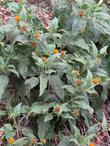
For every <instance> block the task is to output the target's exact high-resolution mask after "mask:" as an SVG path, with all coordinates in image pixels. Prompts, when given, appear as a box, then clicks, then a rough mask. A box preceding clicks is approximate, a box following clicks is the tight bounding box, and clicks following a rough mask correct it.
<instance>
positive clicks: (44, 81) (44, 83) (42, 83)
mask: <svg viewBox="0 0 110 146" xmlns="http://www.w3.org/2000/svg"><path fill="white" fill-rule="evenodd" d="M47 83H48V76H47V75H46V74H43V73H42V74H41V75H40V95H39V96H41V95H42V94H43V93H44V91H45V89H46V88H47Z"/></svg>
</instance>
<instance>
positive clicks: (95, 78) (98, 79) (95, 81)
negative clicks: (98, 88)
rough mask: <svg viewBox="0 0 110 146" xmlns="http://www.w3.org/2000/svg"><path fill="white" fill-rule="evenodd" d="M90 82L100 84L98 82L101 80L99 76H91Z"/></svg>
mask: <svg viewBox="0 0 110 146" xmlns="http://www.w3.org/2000/svg"><path fill="white" fill-rule="evenodd" d="M92 83H93V84H100V83H101V80H100V78H99V77H93V79H92Z"/></svg>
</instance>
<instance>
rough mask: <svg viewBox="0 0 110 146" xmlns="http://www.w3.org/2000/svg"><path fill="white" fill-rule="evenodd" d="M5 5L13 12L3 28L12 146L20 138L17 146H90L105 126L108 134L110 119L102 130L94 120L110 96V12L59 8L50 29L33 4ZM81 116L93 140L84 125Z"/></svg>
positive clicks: (3, 92)
mask: <svg viewBox="0 0 110 146" xmlns="http://www.w3.org/2000/svg"><path fill="white" fill-rule="evenodd" d="M5 5H6V6H7V7H8V8H9V9H10V10H11V12H12V15H11V16H10V19H9V21H8V23H7V24H6V25H3V26H0V86H1V88H0V100H1V101H3V102H6V105H7V107H6V110H1V111H0V117H4V116H5V115H6V116H8V118H9V123H10V121H11V124H9V123H8V122H7V124H4V125H3V127H1V129H2V130H3V132H4V134H3V138H4V139H5V141H6V144H5V145H7V146H8V145H9V141H8V140H9V138H10V137H15V142H14V145H15V146H27V145H28V146H32V145H35V146H36V145H45V146H47V145H52V146H55V145H57V146H62V145H63V146H73V145H74V146H83V145H84V146H85V145H86V146H88V145H89V144H90V143H91V141H92V140H93V138H94V137H95V136H96V129H97V127H98V125H100V126H101V127H102V129H103V131H107V130H108V127H107V121H106V118H105V115H104V114H102V115H103V116H102V117H101V120H102V122H101V121H100V122H98V123H97V124H94V123H93V122H92V117H93V114H94V113H97V112H98V111H99V110H100V109H101V108H102V106H103V104H104V102H105V101H106V99H107V96H108V88H109V81H110V79H109V75H110V74H109V71H108V66H107V65H105V62H107V63H108V64H109V47H110V44H109V37H110V22H109V20H110V15H109V13H108V12H107V10H105V9H104V8H103V6H102V5H100V4H96V3H95V2H91V3H90V2H82V1H75V2H73V1H69V0H67V1H66V0H65V1H63V0H62V1H59V4H58V3H57V6H58V7H57V6H56V3H54V2H52V9H53V16H54V18H53V19H52V20H48V21H49V25H50V27H49V29H48V30H46V29H45V28H43V26H42V23H41V22H40V21H39V18H37V16H36V15H35V14H34V13H33V9H34V6H33V5H32V6H30V7H29V4H28V2H26V1H25V0H24V1H21V2H18V3H17V2H11V1H10V2H8V3H7V4H5ZM32 8H33V9H32ZM80 13H82V14H80ZM16 16H19V17H20V21H19V22H18V21H15V20H16V19H15V18H16ZM1 34H2V37H1ZM37 35H38V36H37ZM33 43H34V45H33ZM106 60H107V61H106ZM10 87H11V88H12V89H14V92H11V91H10ZM12 91H13V90H12ZM81 117H83V118H84V119H85V123H84V124H85V125H86V128H87V130H86V133H85V134H82V133H81V131H80V130H79V127H77V126H76V125H77V121H78V120H79V119H80V118H81ZM98 118H99V117H98ZM99 119H100V118H99ZM24 121H25V122H24ZM99 123H100V124H99ZM81 128H82V127H81ZM33 139H37V142H36V143H32V140H33Z"/></svg>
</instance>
